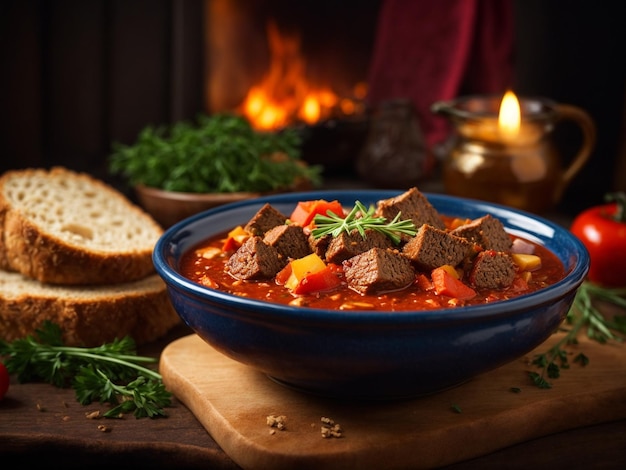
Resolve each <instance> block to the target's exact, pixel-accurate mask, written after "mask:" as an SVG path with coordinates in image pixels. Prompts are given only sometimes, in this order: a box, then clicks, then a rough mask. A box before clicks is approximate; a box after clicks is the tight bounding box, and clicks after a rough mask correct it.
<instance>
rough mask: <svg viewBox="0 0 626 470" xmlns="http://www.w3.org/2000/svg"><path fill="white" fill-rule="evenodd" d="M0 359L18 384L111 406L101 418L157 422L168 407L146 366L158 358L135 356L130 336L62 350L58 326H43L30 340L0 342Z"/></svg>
mask: <svg viewBox="0 0 626 470" xmlns="http://www.w3.org/2000/svg"><path fill="white" fill-rule="evenodd" d="M0 358H1V359H2V361H3V362H4V364H5V366H6V368H7V370H8V371H9V373H11V374H16V375H17V379H18V381H19V382H20V383H26V382H40V381H43V382H46V383H50V384H52V385H55V386H56V387H61V388H66V387H72V388H73V389H74V391H75V393H76V399H77V401H78V402H79V403H80V404H82V405H89V404H91V403H92V402H100V403H109V404H110V405H111V408H110V409H109V410H108V411H107V412H106V413H104V417H105V418H120V417H122V416H123V415H124V414H126V413H133V414H134V416H135V417H136V418H145V417H150V418H158V417H162V416H166V413H165V411H164V408H165V407H167V406H170V404H171V397H172V394H171V393H170V392H168V391H167V390H166V389H165V386H164V385H163V381H162V377H161V375H160V374H159V373H158V372H156V371H155V370H153V369H151V368H148V367H146V365H148V364H150V363H156V362H157V359H155V358H152V357H146V356H139V355H137V353H136V351H135V342H134V341H133V340H132V338H130V337H129V336H127V337H125V338H123V339H119V340H115V341H113V342H110V343H105V344H103V345H101V346H97V347H92V348H86V347H72V346H65V345H64V344H63V340H62V334H61V329H60V327H59V326H58V325H57V324H55V323H52V322H50V321H45V322H44V323H43V324H42V326H41V328H39V329H37V330H36V332H35V334H34V335H28V336H26V337H25V338H20V339H16V340H14V341H12V342H7V341H0Z"/></svg>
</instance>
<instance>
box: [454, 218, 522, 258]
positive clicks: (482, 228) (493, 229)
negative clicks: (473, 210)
mask: <svg viewBox="0 0 626 470" xmlns="http://www.w3.org/2000/svg"><path fill="white" fill-rule="evenodd" d="M450 233H452V234H453V235H456V236H458V237H462V238H465V239H467V240H469V241H471V242H472V243H476V244H477V245H479V246H481V247H482V248H484V249H485V250H496V251H510V250H511V248H512V246H513V241H512V240H511V237H510V236H509V234H508V233H506V230H504V225H502V222H501V221H500V220H499V219H498V218H496V217H492V216H491V215H490V214H487V215H484V216H482V217H480V218H478V219H474V220H472V221H471V222H470V223H467V224H464V225H461V226H460V227H457V228H455V229H454V230H452V231H451V232H450Z"/></svg>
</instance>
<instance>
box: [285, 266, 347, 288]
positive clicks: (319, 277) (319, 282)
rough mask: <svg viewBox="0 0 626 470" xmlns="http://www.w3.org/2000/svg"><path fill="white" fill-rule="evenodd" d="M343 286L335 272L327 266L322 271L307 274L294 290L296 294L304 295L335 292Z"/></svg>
mask: <svg viewBox="0 0 626 470" xmlns="http://www.w3.org/2000/svg"><path fill="white" fill-rule="evenodd" d="M340 285H341V279H340V278H339V276H338V275H337V274H336V273H335V272H334V270H333V269H332V268H330V267H328V266H326V267H325V268H324V269H322V270H321V271H317V272H314V273H310V274H307V275H306V276H304V277H303V278H302V279H301V280H300V282H298V285H297V286H296V287H295V288H294V289H293V293H294V294H298V295H304V294H312V293H313V292H324V291H329V290H333V289H335V288H337V287H339V286H340Z"/></svg>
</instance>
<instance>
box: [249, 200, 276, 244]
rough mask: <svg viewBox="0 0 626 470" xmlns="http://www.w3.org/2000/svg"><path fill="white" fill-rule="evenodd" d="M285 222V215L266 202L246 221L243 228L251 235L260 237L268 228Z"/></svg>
mask: <svg viewBox="0 0 626 470" xmlns="http://www.w3.org/2000/svg"><path fill="white" fill-rule="evenodd" d="M285 222H287V216H286V215H284V214H282V213H281V212H280V211H278V210H277V209H276V208H274V207H273V206H271V205H270V204H267V203H266V204H264V205H263V207H261V208H260V209H259V210H258V211H257V213H256V214H255V215H254V216H253V217H252V218H251V219H250V220H249V221H248V223H247V224H246V225H245V226H244V228H245V229H246V230H247V231H248V232H250V233H251V234H252V235H256V236H259V237H262V236H263V235H265V232H267V231H268V230H269V229H271V228H274V227H276V226H277V225H284V224H285Z"/></svg>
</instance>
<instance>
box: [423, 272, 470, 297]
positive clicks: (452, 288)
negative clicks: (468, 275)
mask: <svg viewBox="0 0 626 470" xmlns="http://www.w3.org/2000/svg"><path fill="white" fill-rule="evenodd" d="M431 278H432V280H433V285H434V286H435V292H436V293H437V294H439V295H446V296H448V297H454V298H457V299H460V300H469V299H471V298H473V297H475V296H476V291H474V289H472V288H471V287H469V286H467V285H465V284H464V283H463V281H461V280H459V279H455V278H454V277H453V276H452V275H451V274H450V273H449V272H448V271H447V270H445V269H443V268H442V267H440V268H436V269H433V271H432V273H431Z"/></svg>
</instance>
